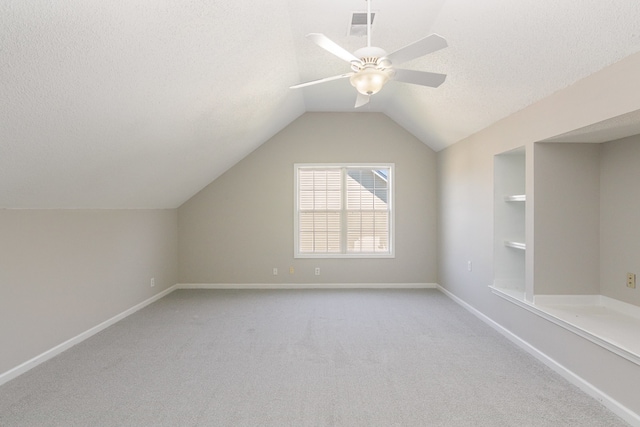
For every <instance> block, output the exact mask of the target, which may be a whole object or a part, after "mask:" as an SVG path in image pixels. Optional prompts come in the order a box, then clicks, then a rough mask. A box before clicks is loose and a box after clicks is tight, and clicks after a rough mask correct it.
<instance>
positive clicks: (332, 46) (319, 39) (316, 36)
mask: <svg viewBox="0 0 640 427" xmlns="http://www.w3.org/2000/svg"><path fill="white" fill-rule="evenodd" d="M306 37H307V38H308V39H309V40H311V41H312V42H314V43H315V44H317V45H318V46H320V47H321V48H323V49H324V50H326V51H327V52H329V53H332V54H334V55H335V56H337V57H338V58H340V59H342V60H344V61H347V62H349V63H351V62H353V61H355V62H358V63H360V62H361V61H360V58H358V57H356V56H355V55H354V54H353V53H351V52H349V51H348V50H346V49H345V48H343V47H342V46H340V45H338V44H337V43H336V42H334V41H333V40H331V39H330V38H329V37H327V36H325V35H324V34H320V33H311V34H307V35H306Z"/></svg>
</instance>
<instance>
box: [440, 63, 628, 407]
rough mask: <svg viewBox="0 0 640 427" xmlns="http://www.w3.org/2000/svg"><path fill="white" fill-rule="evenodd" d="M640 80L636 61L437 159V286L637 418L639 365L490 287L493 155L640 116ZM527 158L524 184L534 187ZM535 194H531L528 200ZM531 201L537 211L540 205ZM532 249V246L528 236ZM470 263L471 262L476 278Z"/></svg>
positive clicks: (555, 97) (578, 85)
mask: <svg viewBox="0 0 640 427" xmlns="http://www.w3.org/2000/svg"><path fill="white" fill-rule="evenodd" d="M638 75H640V55H638V54H636V55H633V56H630V57H629V58H627V59H625V60H623V61H621V62H619V63H617V64H614V65H612V66H610V67H608V68H605V69H604V70H602V71H600V72H598V73H596V74H594V75H592V76H589V77H587V78H586V79H584V80H582V81H580V82H578V83H576V84H575V85H573V86H570V87H568V88H566V89H564V90H562V91H559V92H557V93H555V94H553V95H552V96H550V97H548V98H546V99H544V100H542V101H540V102H538V103H536V104H533V105H531V106H530V107H527V108H526V109H524V110H522V111H520V112H518V113H516V114H513V115H512V116H509V117H508V118H506V119H503V120H501V121H500V122H498V123H496V124H494V125H493V126H491V127H489V128H487V129H484V130H482V131H480V132H478V133H477V134H475V135H473V136H471V137H470V138H467V139H465V140H463V141H461V142H459V143H457V144H455V145H453V146H452V147H450V148H447V149H445V150H442V151H440V152H439V153H438V191H439V198H440V201H439V213H438V218H439V227H438V233H439V236H438V240H439V242H441V244H440V245H439V253H438V264H439V279H438V281H439V283H440V285H442V286H443V287H445V288H446V289H447V290H448V291H450V292H451V293H453V294H454V295H456V296H457V297H459V298H460V299H462V300H463V301H465V302H466V303H468V304H470V305H471V306H472V307H474V308H475V309H477V310H478V311H480V312H481V313H483V314H484V315H486V316H488V317H489V318H491V319H493V320H494V321H495V322H497V323H498V324H500V325H501V326H503V327H504V328H506V329H508V330H510V331H511V332H513V333H514V334H515V335H517V336H518V337H520V338H522V339H523V340H524V341H526V342H528V343H529V344H531V345H533V346H534V347H535V348H537V349H539V350H540V351H542V352H543V353H545V354H546V355H548V356H549V357H551V358H552V359H553V360H555V361H556V362H558V363H559V364H561V365H562V366H565V367H567V368H568V369H570V370H571V371H572V372H574V373H575V374H577V375H578V376H580V377H581V378H583V379H585V380H586V381H587V382H589V383H590V384H592V385H593V386H594V387H596V388H598V389H599V390H602V391H603V392H605V393H607V394H608V395H609V396H611V397H612V398H613V399H615V400H617V401H618V402H620V403H622V404H623V405H625V406H626V407H627V408H629V409H631V410H632V411H634V412H635V413H640V400H639V399H638V398H637V389H638V388H637V387H638V384H640V366H638V365H636V364H634V363H631V362H629V361H627V360H626V359H623V358H621V357H619V356H617V355H615V354H614V353H612V352H609V351H607V350H605V349H603V348H601V347H599V346H597V345H596V344H593V343H591V342H589V341H586V340H585V339H582V338H580V337H579V336H577V335H575V334H573V333H571V332H569V331H567V330H565V329H563V328H561V327H559V326H556V325H554V324H553V323H551V322H549V321H547V320H545V319H543V318H541V317H539V316H537V315H535V314H533V313H530V312H528V311H527V310H525V309H523V308H521V307H519V306H517V305H515V304H513V303H511V302H509V301H506V300H504V299H502V298H500V297H499V296H497V295H495V294H493V293H492V292H491V290H490V289H489V288H488V287H489V286H490V285H491V283H492V280H493V250H492V248H493V233H492V229H493V212H492V209H493V204H492V200H493V156H494V155H495V154H498V153H502V152H504V151H507V150H509V149H513V148H516V147H519V146H527V148H528V154H529V153H530V152H531V151H530V150H532V148H533V147H532V146H533V144H534V142H536V141H542V140H544V139H547V138H550V137H553V136H556V135H560V134H563V133H565V132H568V131H572V130H574V129H578V128H581V127H584V126H587V125H591V124H593V123H596V122H600V121H603V120H606V119H609V118H611V117H615V116H619V115H623V114H626V113H629V112H631V111H635V110H640V97H638V96H637V90H635V88H637V76H638ZM529 157H530V156H528V157H527V167H528V170H527V172H526V173H527V182H528V183H529V182H531V183H532V182H533V175H532V174H533V172H532V168H531V167H530V166H531V165H532V163H530V162H532V161H533V159H530V158H529ZM527 185H529V184H527ZM602 185H603V186H606V184H605V183H603V184H602ZM533 190H534V188H527V192H528V193H529V192H530V191H533ZM634 194H637V190H636V191H635V193H634ZM531 202H533V203H534V206H535V199H532V200H531ZM529 204H530V200H529V199H528V200H527V206H529ZM527 209H529V208H527ZM527 213H529V210H527ZM636 224H637V221H636ZM529 243H533V244H535V242H531V241H530V240H529V234H527V244H529ZM527 254H528V255H529V254H530V251H527ZM638 255H639V253H636V257H637V256H638ZM468 260H471V261H472V262H473V271H471V272H469V271H467V269H466V265H467V261H468ZM534 261H535V260H534Z"/></svg>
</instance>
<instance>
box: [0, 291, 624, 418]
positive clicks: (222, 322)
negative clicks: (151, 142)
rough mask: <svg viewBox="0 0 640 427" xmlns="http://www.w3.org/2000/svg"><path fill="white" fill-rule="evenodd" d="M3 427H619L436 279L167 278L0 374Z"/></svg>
mask: <svg viewBox="0 0 640 427" xmlns="http://www.w3.org/2000/svg"><path fill="white" fill-rule="evenodd" d="M0 425H1V426H5V427H9V426H30V427H32V426H385V427H388V426H518V427H522V426H581V427H582V426H598V427H602V426H622V425H625V423H624V422H623V421H621V420H620V419H619V418H617V417H616V416H615V415H613V414H612V413H611V412H609V411H608V410H607V409H606V408H604V407H603V406H602V405H601V404H600V403H598V402H597V401H595V400H594V399H592V398H590V397H589V396H587V395H586V394H584V393H583V392H581V391H580V390H579V389H577V388H576V387H575V386H573V385H571V384H569V383H568V382H567V381H565V380H564V379H563V378H561V377H560V376H558V375H556V374H555V373H553V372H552V371H551V370H549V369H548V368H547V367H545V366H544V365H542V364H541V363H539V362H538V361H537V360H535V359H534V358H533V357H531V356H530V355H528V354H527V353H525V352H523V351H521V350H520V349H519V348H517V347H515V346H514V345H513V344H512V343H510V342H509V341H508V340H506V339H505V338H504V337H502V336H501V335H499V334H498V333H497V332H495V331H494V330H493V329H491V328H489V327H488V326H486V325H485V324H483V323H482V322H480V321H479V320H478V319H477V318H475V317H474V316H473V315H471V314H470V313H468V312H467V311H465V310H464V309H463V308H461V307H460V306H458V305H457V304H455V303H454V302H453V301H451V300H450V299H449V298H448V297H446V296H445V295H443V294H442V293H440V292H438V291H437V290H428V289H407V290H384V289H357V290H355V289H354V290H347V289H344V290H311V289H305V290H240V291H238V290H181V291H176V292H173V293H172V294H170V295H168V296H166V297H165V298H163V299H161V300H159V301H157V302H156V303H154V304H152V305H150V306H148V307H146V308H144V309H143V310H141V311H139V312H137V313H135V314H133V315H131V316H130V317H128V318H126V319H124V320H123V321H121V322H119V323H118V324H116V325H114V326H112V327H110V328H108V329H106V330H104V331H102V332H101V333H99V334H97V335H95V336H94V337H92V338H90V339H88V340H86V341H84V342H83V343H81V344H79V345H77V346H75V347H74V348H72V349H70V350H68V351H66V352H64V353H62V354H61V355H59V356H58V357H56V358H54V359H52V360H50V361H48V362H46V363H44V364H42V365H40V366H38V367H36V368H34V369H32V370H31V371H29V372H27V373H26V374H24V375H22V376H20V377H18V378H17V379H15V380H13V381H10V382H9V383H7V384H5V385H4V386H2V387H0Z"/></svg>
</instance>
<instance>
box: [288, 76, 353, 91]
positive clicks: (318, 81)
mask: <svg viewBox="0 0 640 427" xmlns="http://www.w3.org/2000/svg"><path fill="white" fill-rule="evenodd" d="M353 74H355V73H345V74H340V75H339V76H333V77H325V78H324V79H319V80H312V81H310V82H306V83H300V84H298V85H295V86H289V89H298V88H301V87H305V86H311V85H317V84H318V83H324V82H330V81H332V80H339V79H344V78H347V77H351V76H352V75H353Z"/></svg>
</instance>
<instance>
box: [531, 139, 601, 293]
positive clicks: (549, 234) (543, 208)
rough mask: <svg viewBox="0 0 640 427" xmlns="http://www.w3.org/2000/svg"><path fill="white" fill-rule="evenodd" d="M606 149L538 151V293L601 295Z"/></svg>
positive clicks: (552, 148)
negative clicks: (602, 156)
mask: <svg viewBox="0 0 640 427" xmlns="http://www.w3.org/2000/svg"><path fill="white" fill-rule="evenodd" d="M600 149H601V145H600V144H556V143H550V144H548V143H544V144H536V145H535V160H534V163H535V167H534V168H535V171H534V175H535V177H534V182H535V184H534V185H535V205H534V221H535V225H534V229H535V245H534V247H533V250H534V251H535V252H534V257H535V266H534V270H535V271H534V280H535V293H536V294H542V295H567V294H582V295H594V294H599V293H600Z"/></svg>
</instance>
